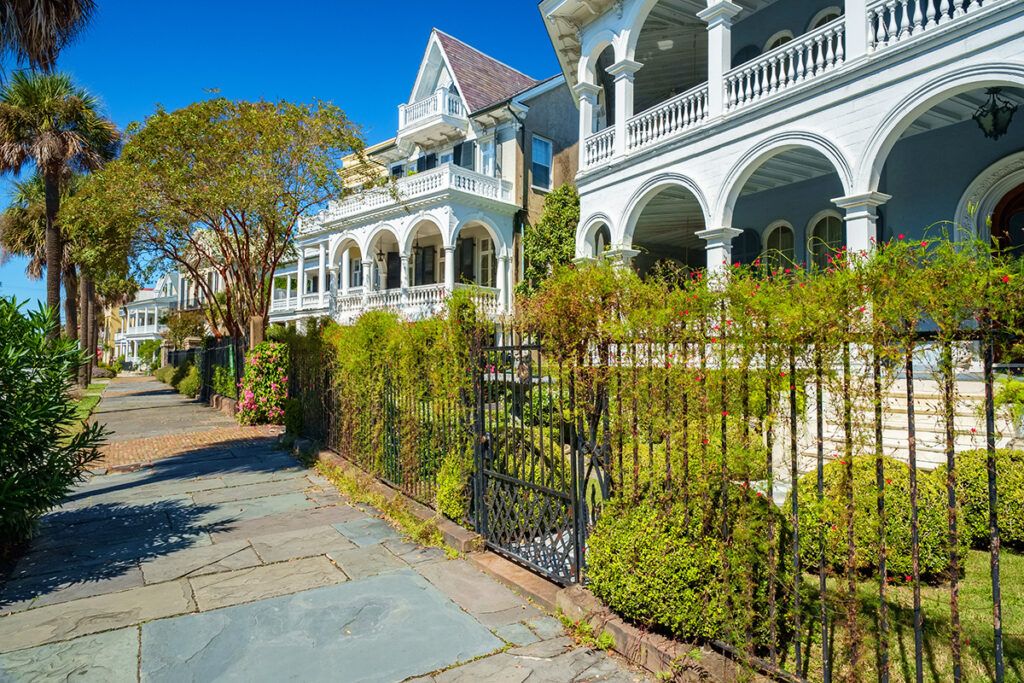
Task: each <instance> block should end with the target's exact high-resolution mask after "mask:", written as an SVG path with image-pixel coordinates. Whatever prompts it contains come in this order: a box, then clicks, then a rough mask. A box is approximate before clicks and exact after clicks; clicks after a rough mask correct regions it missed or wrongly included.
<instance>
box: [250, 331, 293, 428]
mask: <svg viewBox="0 0 1024 683" xmlns="http://www.w3.org/2000/svg"><path fill="white" fill-rule="evenodd" d="M286 398H288V346H287V345H286V344H279V343H276V342H264V343H262V344H257V345H256V346H255V347H253V349H252V351H250V352H249V354H248V355H247V357H246V359H245V377H244V378H243V379H242V393H241V401H240V402H239V406H238V407H239V412H238V421H239V422H241V423H242V424H249V425H254V424H281V423H282V422H283V421H284V401H285V399H286Z"/></svg>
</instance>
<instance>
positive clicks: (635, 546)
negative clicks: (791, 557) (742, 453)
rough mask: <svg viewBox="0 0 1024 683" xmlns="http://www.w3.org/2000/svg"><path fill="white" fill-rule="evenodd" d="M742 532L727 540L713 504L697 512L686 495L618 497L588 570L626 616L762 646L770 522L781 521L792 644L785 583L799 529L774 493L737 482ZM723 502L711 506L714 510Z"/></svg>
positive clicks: (778, 566) (779, 566) (780, 606)
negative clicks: (789, 547)
mask: <svg viewBox="0 0 1024 683" xmlns="http://www.w3.org/2000/svg"><path fill="white" fill-rule="evenodd" d="M730 497H731V501H730V520H731V522H732V532H731V533H732V534H733V538H732V539H731V542H729V543H723V542H722V541H721V540H720V538H719V533H720V527H719V526H718V525H717V524H710V525H709V524H705V521H704V520H702V518H703V517H704V514H703V512H701V511H699V510H698V511H694V514H692V515H691V516H690V517H689V518H687V515H686V509H685V508H684V506H683V504H682V503H681V502H680V497H679V496H678V495H674V496H672V497H670V498H665V499H664V500H655V499H651V498H646V499H641V500H639V501H633V500H630V499H628V498H621V499H618V500H613V501H612V502H610V503H609V504H608V506H607V507H606V508H605V510H604V512H603V514H602V516H601V519H600V520H599V521H598V523H597V525H596V527H595V528H594V531H593V533H592V535H591V536H590V537H589V539H588V553H587V567H588V569H587V576H588V577H589V579H590V588H591V590H592V591H593V592H594V594H595V595H596V596H597V597H598V598H600V599H601V600H602V601H603V602H604V603H605V604H607V605H608V606H609V607H611V608H612V609H613V610H615V611H616V612H617V613H618V614H620V615H622V616H624V617H626V618H628V619H631V620H633V621H635V622H637V623H639V624H641V625H643V626H645V627H648V628H657V629H659V630H661V631H665V632H667V633H669V634H671V635H673V636H676V637H679V638H684V639H698V640H713V639H714V640H727V641H731V642H734V643H736V644H744V645H745V644H747V643H749V642H750V641H751V639H752V640H753V642H754V643H755V644H756V645H757V646H758V648H763V647H765V646H767V644H768V643H769V639H770V633H771V631H770V620H769V614H770V612H769V591H770V590H771V587H772V585H773V582H772V580H771V574H772V570H771V567H770V566H769V557H770V556H769V542H768V538H769V533H768V520H769V518H771V519H773V520H774V534H775V535H774V538H775V543H776V546H775V568H774V576H775V583H774V586H775V589H776V591H777V592H776V609H777V615H778V617H777V622H776V638H777V643H778V644H779V645H780V646H783V645H784V644H785V643H786V642H787V641H788V639H789V638H790V637H791V635H792V633H791V631H790V630H789V628H788V627H787V625H786V622H787V618H786V611H787V610H786V600H785V597H784V595H785V592H784V591H785V589H784V588H783V587H785V586H788V585H790V583H791V581H792V578H791V577H792V574H791V570H790V569H789V563H788V561H787V555H786V552H785V542H786V539H787V538H789V533H788V531H786V528H785V520H784V518H783V516H782V515H781V514H780V513H779V511H778V510H777V509H776V508H775V507H774V506H773V505H772V504H771V503H769V502H768V501H767V500H766V499H763V498H760V497H757V496H756V495H755V494H753V493H751V492H750V491H749V490H745V489H742V488H740V487H734V488H733V489H732V490H731V492H730ZM713 507H714V506H713V505H712V506H709V509H710V508H713Z"/></svg>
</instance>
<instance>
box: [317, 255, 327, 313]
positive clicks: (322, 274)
mask: <svg viewBox="0 0 1024 683" xmlns="http://www.w3.org/2000/svg"><path fill="white" fill-rule="evenodd" d="M317 256H318V257H319V262H318V264H317V272H316V276H317V282H316V291H317V293H318V295H319V301H320V307H321V308H323V306H324V303H325V302H326V301H327V299H325V298H324V297H325V296H326V294H327V293H326V291H325V290H326V289H327V245H326V244H324V243H323V242H321V243H320V244H318V245H317Z"/></svg>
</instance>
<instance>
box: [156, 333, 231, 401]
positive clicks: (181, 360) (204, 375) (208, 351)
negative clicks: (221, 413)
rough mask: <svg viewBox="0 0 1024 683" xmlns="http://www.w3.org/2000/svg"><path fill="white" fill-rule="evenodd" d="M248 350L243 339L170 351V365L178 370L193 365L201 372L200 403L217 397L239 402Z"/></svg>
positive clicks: (222, 340) (223, 340)
mask: <svg viewBox="0 0 1024 683" xmlns="http://www.w3.org/2000/svg"><path fill="white" fill-rule="evenodd" d="M246 346H247V343H246V341H245V340H244V339H230V338H229V339H221V340H218V341H217V342H214V343H210V344H208V345H206V346H203V347H199V348H193V349H181V350H175V351H170V352H169V353H168V354H167V362H168V364H169V365H172V366H174V367H176V368H177V367H181V366H182V365H185V364H190V365H192V366H194V367H195V368H196V369H197V370H198V372H199V377H200V382H201V388H200V393H199V398H200V399H201V400H204V401H206V400H209V399H210V397H211V396H213V395H214V394H218V395H221V396H225V397H227V398H238V385H239V383H240V382H241V380H242V376H243V374H244V372H245V349H246Z"/></svg>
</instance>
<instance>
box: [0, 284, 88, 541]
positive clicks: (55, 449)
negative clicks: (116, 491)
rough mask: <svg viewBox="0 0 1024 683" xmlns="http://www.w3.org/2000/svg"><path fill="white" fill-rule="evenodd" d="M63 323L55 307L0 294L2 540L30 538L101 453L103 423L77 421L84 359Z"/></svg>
mask: <svg viewBox="0 0 1024 683" xmlns="http://www.w3.org/2000/svg"><path fill="white" fill-rule="evenodd" d="M58 326H59V323H58V321H57V316H56V315H55V313H54V311H53V309H40V310H39V311H36V312H28V313H25V312H23V311H22V310H21V306H20V305H18V304H17V303H16V302H15V301H14V300H13V299H0V396H3V400H2V401H0V434H3V438H2V439H0V545H3V543H5V542H9V543H15V542H18V541H19V540H21V539H24V538H26V537H27V536H28V535H29V534H30V533H31V530H32V527H33V524H34V522H35V520H36V519H37V518H38V517H39V515H41V514H43V513H44V512H46V511H47V510H49V509H50V508H52V507H54V506H55V505H57V504H59V503H60V501H61V500H62V499H63V498H64V496H65V495H66V494H67V492H68V490H69V488H70V487H71V485H72V484H74V483H75V482H76V481H78V480H79V479H80V477H81V476H82V473H83V472H84V471H85V469H86V468H87V467H88V466H89V464H90V463H93V462H95V461H96V460H98V459H99V457H100V453H99V451H98V447H99V445H100V444H101V442H102V440H103V438H104V436H105V433H104V430H103V428H102V427H101V426H99V425H97V424H92V425H85V426H83V425H81V424H80V423H79V421H78V418H77V417H76V406H75V403H74V402H73V401H72V400H71V397H70V395H69V393H68V392H69V389H70V382H71V378H72V377H74V375H75V373H76V371H77V370H78V366H79V365H81V364H82V363H83V362H84V361H85V359H84V357H83V355H82V353H81V352H80V350H79V349H78V347H77V345H76V344H75V342H74V341H73V340H71V339H67V338H56V339H55V338H54V335H53V330H54V329H55V328H57V327H58ZM80 427H81V428H80Z"/></svg>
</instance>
